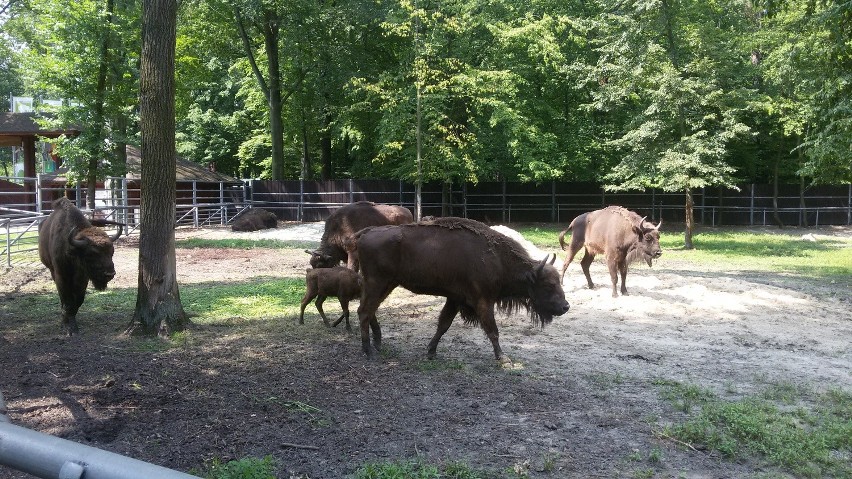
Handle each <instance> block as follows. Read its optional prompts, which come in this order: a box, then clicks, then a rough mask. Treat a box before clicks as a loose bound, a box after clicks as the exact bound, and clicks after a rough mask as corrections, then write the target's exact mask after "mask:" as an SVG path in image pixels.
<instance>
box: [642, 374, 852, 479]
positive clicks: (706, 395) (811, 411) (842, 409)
mask: <svg viewBox="0 0 852 479" xmlns="http://www.w3.org/2000/svg"><path fill="white" fill-rule="evenodd" d="M658 385H660V386H661V387H662V389H661V392H662V396H663V397H664V398H666V399H667V400H669V401H670V402H672V403H673V404H674V405H675V407H676V408H677V409H680V410H684V408H682V407H681V405H683V404H690V407H689V408H686V412H692V414H690V415H689V416H688V417H687V419H685V420H684V421H683V422H681V423H679V424H674V425H669V426H666V428H665V431H664V434H665V435H666V436H668V437H673V438H676V439H678V440H679V441H683V442H684V443H688V444H694V445H703V446H705V447H707V448H710V449H713V450H716V451H718V452H720V453H721V454H722V455H723V456H724V457H726V458H728V459H731V460H737V459H741V458H747V457H758V458H761V459H763V460H764V461H766V462H768V463H769V464H772V465H775V466H778V467H781V468H782V469H784V470H785V471H788V472H790V473H792V474H794V475H796V476H797V477H808V478H818V477H835V478H840V477H852V460H850V458H852V393H850V392H848V391H844V390H841V389H832V390H829V391H827V392H824V393H820V394H817V393H809V392H808V391H806V390H804V389H802V388H796V387H793V388H791V387H789V385H782V386H781V387H771V388H770V389H769V390H768V391H767V392H766V393H763V394H760V395H757V396H754V397H746V398H741V399H736V400H725V399H722V398H719V397H717V396H716V395H715V394H713V393H712V392H710V391H707V390H704V389H701V388H698V387H695V386H690V385H683V384H679V383H674V382H660V383H658ZM779 391H780V392H781V393H780V394H779Z"/></svg>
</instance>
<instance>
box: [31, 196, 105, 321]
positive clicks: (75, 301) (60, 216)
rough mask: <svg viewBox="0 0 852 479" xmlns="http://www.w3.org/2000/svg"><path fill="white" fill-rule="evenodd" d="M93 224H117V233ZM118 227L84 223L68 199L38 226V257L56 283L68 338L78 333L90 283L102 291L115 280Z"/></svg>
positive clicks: (58, 202)
mask: <svg viewBox="0 0 852 479" xmlns="http://www.w3.org/2000/svg"><path fill="white" fill-rule="evenodd" d="M93 224H98V225H100V226H104V225H106V224H116V225H118V233H117V234H116V235H115V236H107V234H106V233H104V232H103V230H101V229H100V228H96V227H94V226H93ZM121 227H122V225H120V224H118V223H114V222H111V221H103V220H92V221H89V220H87V219H86V218H85V217H84V216H83V213H82V212H80V210H78V209H77V207H75V206H74V205H73V204H72V203H71V201H69V200H68V199H67V198H60V199H58V200H56V201H55V202H54V203H53V212H52V213H51V214H50V216H48V217H47V219H46V220H44V221H42V223H41V224H40V225H39V229H38V231H39V234H38V255H39V257H40V258H41V262H42V263H44V265H45V266H47V269H49V270H50V275H51V277H53V282H54V283H56V289H57V290H58V291H59V302H60V303H61V305H62V325H63V326H64V328H65V331H66V332H67V333H68V335H72V334H74V333H76V332H78V331H79V327H78V326H77V319H76V316H77V310H78V309H80V305H82V304H83V299H85V297H86V287H87V286H88V285H89V281H91V282H92V285H93V286H94V287H95V289H97V290H98V291H103V290H104V289H106V287H107V283H109V281H110V280H111V279H112V278H113V277H114V276H115V267H114V266H113V264H112V254H113V246H112V243H113V242H114V241H115V240H117V239H118V237H119V236H120V235H121Z"/></svg>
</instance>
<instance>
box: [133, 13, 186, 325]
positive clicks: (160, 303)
mask: <svg viewBox="0 0 852 479" xmlns="http://www.w3.org/2000/svg"><path fill="white" fill-rule="evenodd" d="M176 25H177V1H176V0H144V2H143V5H142V32H143V36H142V62H141V63H142V66H141V70H140V75H139V85H140V95H139V97H140V98H139V100H140V101H139V126H140V130H141V133H142V148H141V152H142V158H143V159H144V161H142V185H141V200H142V202H141V216H142V218H141V229H140V234H139V284H138V292H137V296H136V310H135V312H134V314H133V320H132V322H131V324H130V325H129V326H128V328H127V331H126V332H127V333H128V334H137V335H146V336H148V335H157V334H159V335H161V336H168V335H170V334H172V333H174V332H176V331H182V330H183V329H184V328H185V327H186V325H187V324H188V322H189V320H188V318H187V315H186V312H185V311H184V309H183V305H182V304H181V302H180V292H179V291H178V283H177V274H176V273H177V265H176V259H175V234H174V221H175V177H176V175H175V166H176V157H177V154H176V152H175V38H176Z"/></svg>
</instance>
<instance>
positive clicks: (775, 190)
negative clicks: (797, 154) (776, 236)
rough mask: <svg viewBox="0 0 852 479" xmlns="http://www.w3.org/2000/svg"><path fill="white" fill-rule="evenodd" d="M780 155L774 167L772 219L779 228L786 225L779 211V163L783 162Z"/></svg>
mask: <svg viewBox="0 0 852 479" xmlns="http://www.w3.org/2000/svg"><path fill="white" fill-rule="evenodd" d="M780 156H781V155H780V153H779V155H778V156H777V157H776V158H775V165H773V167H772V219H773V221H775V224H776V225H777V226H778V227H779V228H783V227H784V222H783V221H781V214H780V213H779V212H778V163H780V162H781V157H780Z"/></svg>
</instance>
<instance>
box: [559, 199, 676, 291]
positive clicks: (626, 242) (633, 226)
mask: <svg viewBox="0 0 852 479" xmlns="http://www.w3.org/2000/svg"><path fill="white" fill-rule="evenodd" d="M645 218H647V216H646V217H641V216H639V215H637V214H636V213H634V212H632V211H630V210H627V209H625V208H622V207H621V206H608V207H606V208H604V209H602V210H595V211H591V212H589V213H583V214H581V215H580V216H578V217H576V218H574V221H572V222H571V224H570V225H569V226H568V229H566V230H564V231H562V232H561V233H559V246H560V247H561V248H562V249H563V250H565V233H566V232H567V231H568V230H571V231H572V234H571V244H570V245H569V246H568V254H567V255H566V257H565V264H563V265H562V276H561V279H560V280H561V281H564V279H565V270H567V269H568V265H569V264H571V261H572V260H573V259H574V255H576V254H577V252H578V251H580V248H581V247H583V246H585V248H586V253H585V255H584V256H583V259H582V260H580V266H582V268H583V273H584V274H585V275H586V280H587V281H588V282H589V289H593V288H594V287H595V285H594V284H593V283H592V277H591V275H590V274H589V266H591V264H592V261H593V260H594V259H595V255H597V254H602V253H603V254H605V255H606V263H607V266H608V267H609V276H610V278H611V279H612V297H613V298H616V297H618V290H617V287H616V286H617V283H618V274H619V273H620V274H621V294H623V295H626V294H627V286H626V285H625V279H626V277H627V265H628V264H630V263H632V262H634V261H642V260H644V261H645V262H647V263H648V266H651V260H653V259H655V258H659V257H660V256H661V255H662V254H663V251H662V250H661V249H660V225H661V224H663V222H662V220H661V221H660V222H659V223H658V224H657V226H654V225H653V224H651V223H648V222H647V221H645Z"/></svg>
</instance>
